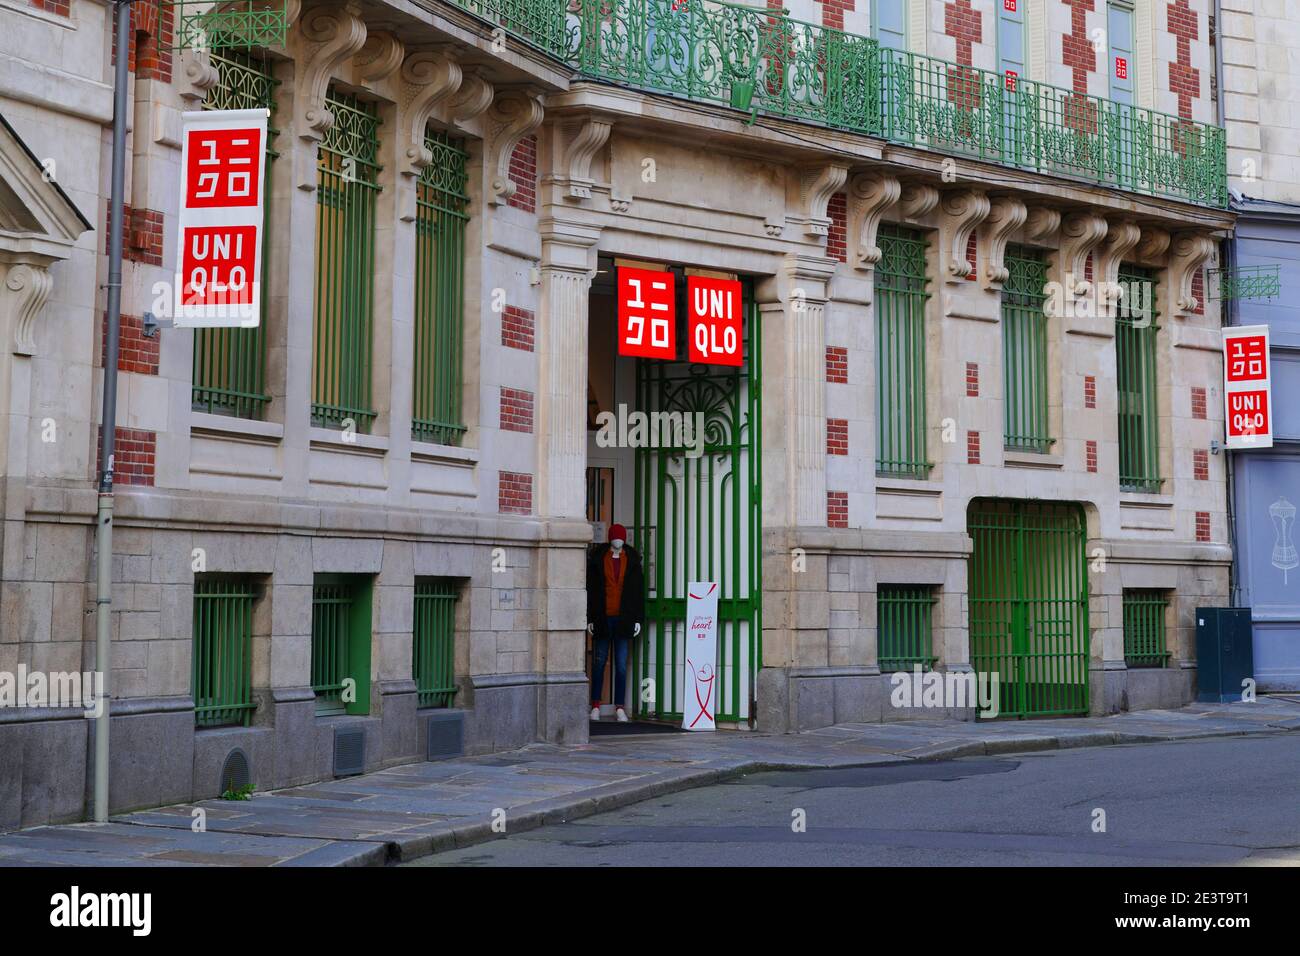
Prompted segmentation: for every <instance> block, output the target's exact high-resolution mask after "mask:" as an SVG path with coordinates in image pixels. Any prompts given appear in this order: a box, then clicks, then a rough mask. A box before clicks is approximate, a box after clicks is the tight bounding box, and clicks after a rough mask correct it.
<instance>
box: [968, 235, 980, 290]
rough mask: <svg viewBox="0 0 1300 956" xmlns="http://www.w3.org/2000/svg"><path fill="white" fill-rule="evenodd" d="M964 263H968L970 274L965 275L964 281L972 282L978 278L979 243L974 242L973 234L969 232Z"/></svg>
mask: <svg viewBox="0 0 1300 956" xmlns="http://www.w3.org/2000/svg"><path fill="white" fill-rule="evenodd" d="M966 261H967V262H969V263H970V272H968V273H966V281H967V282H974V281H975V280H977V279H978V278H979V274H980V264H979V243H978V242H976V241H975V232H974V230H972V231H971V234H970V238H969V239H967V240H966Z"/></svg>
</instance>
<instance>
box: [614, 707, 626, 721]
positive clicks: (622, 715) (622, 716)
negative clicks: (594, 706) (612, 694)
mask: <svg viewBox="0 0 1300 956" xmlns="http://www.w3.org/2000/svg"><path fill="white" fill-rule="evenodd" d="M614 717H615V718H616V719H617V720H618V722H619V723H620V724H626V723H627V711H625V710H624V709H623V708H622V707H620V708H619V709H618V710H616V711H614Z"/></svg>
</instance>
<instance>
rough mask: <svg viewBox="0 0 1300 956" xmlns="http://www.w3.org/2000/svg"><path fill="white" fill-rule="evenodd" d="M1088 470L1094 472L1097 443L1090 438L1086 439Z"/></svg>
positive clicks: (1095, 468)
mask: <svg viewBox="0 0 1300 956" xmlns="http://www.w3.org/2000/svg"><path fill="white" fill-rule="evenodd" d="M1086 444H1087V454H1088V470H1089V471H1091V472H1095V471H1096V470H1097V443H1096V442H1095V441H1093V440H1092V439H1091V438H1090V439H1088V441H1087V443H1086Z"/></svg>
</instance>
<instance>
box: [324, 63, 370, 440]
mask: <svg viewBox="0 0 1300 956" xmlns="http://www.w3.org/2000/svg"><path fill="white" fill-rule="evenodd" d="M326 105H327V107H328V108H329V110H330V112H331V113H333V114H334V125H333V126H332V127H330V130H329V132H328V133H326V134H325V141H324V142H323V143H321V145H320V161H319V164H318V166H317V176H316V322H315V329H314V351H313V367H312V406H311V417H312V424H314V425H322V426H325V427H336V428H337V427H342V426H343V425H344V423H345V422H346V421H347V420H348V419H351V420H352V421H353V422H354V423H355V425H356V430H357V431H359V432H365V431H369V429H370V425H371V423H372V422H373V421H374V419H375V411H374V409H373V408H372V407H371V404H372V402H371V395H370V379H371V367H370V366H371V355H372V353H373V347H374V343H373V331H374V279H375V203H376V200H377V198H378V194H379V184H378V179H379V171H380V168H381V167H380V166H379V165H378V164H377V159H378V156H379V118H378V116H377V115H376V114H375V106H374V104H373V103H364V102H362V101H360V100H358V99H357V98H356V97H353V96H347V95H344V94H341V93H337V92H335V91H334V90H333V89H331V90H330V92H329V94H328V95H327V97H326Z"/></svg>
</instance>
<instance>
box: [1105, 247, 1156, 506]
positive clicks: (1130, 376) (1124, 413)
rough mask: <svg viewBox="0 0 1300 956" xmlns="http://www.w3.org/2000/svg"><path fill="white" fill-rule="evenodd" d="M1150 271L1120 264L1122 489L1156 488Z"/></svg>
mask: <svg viewBox="0 0 1300 956" xmlns="http://www.w3.org/2000/svg"><path fill="white" fill-rule="evenodd" d="M1155 282H1156V276H1155V272H1154V271H1153V270H1151V269H1144V268H1140V267H1138V266H1133V265H1129V264H1128V263H1124V264H1123V265H1121V266H1120V269H1119V286H1120V289H1121V296H1120V302H1119V308H1118V310H1117V315H1116V319H1115V387H1116V390H1117V394H1116V397H1117V404H1118V407H1119V484H1120V489H1121V490H1123V491H1138V492H1148V493H1151V492H1158V491H1159V490H1160V487H1161V485H1162V484H1163V479H1162V478H1161V477H1160V432H1159V428H1160V415H1159V408H1158V396H1157V391H1156V390H1157V387H1158V379H1157V368H1158V356H1157V348H1158V345H1159V341H1160V340H1159V333H1160V326H1159V325H1158V324H1157V323H1156V319H1157V318H1158V314H1157V312H1156V310H1155V301H1156V299H1155Z"/></svg>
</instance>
